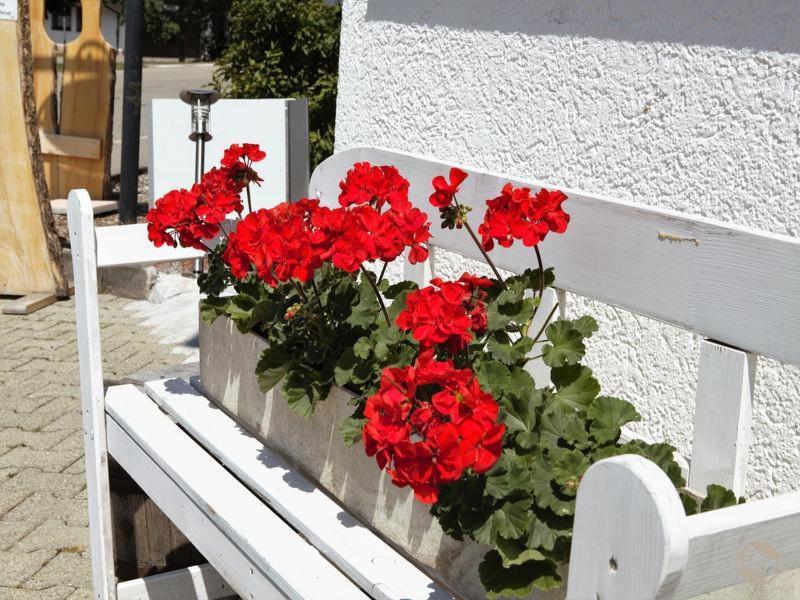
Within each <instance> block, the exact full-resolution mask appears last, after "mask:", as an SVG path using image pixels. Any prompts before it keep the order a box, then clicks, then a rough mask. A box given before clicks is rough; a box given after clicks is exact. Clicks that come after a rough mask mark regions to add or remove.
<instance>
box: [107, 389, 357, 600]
mask: <svg viewBox="0 0 800 600" xmlns="http://www.w3.org/2000/svg"><path fill="white" fill-rule="evenodd" d="M106 410H107V412H108V414H109V415H110V417H111V418H112V419H113V421H115V422H116V424H118V425H119V426H120V427H121V429H122V430H123V433H125V434H126V435H127V436H129V437H130V438H131V439H132V440H133V441H134V442H135V443H136V444H137V445H138V446H139V447H140V448H141V450H142V451H143V453H145V454H146V455H147V456H149V457H150V459H152V461H153V462H154V463H156V464H157V465H158V466H159V467H160V468H161V470H163V472H164V474H165V475H166V476H167V477H168V478H169V479H170V480H171V481H172V482H173V484H172V486H171V487H172V488H176V489H179V490H180V491H181V493H183V494H185V495H186V496H187V497H189V498H190V499H191V500H192V502H193V503H194V504H196V505H197V507H198V508H199V509H200V511H201V512H202V513H203V514H205V515H206V518H207V520H208V523H206V527H205V528H204V529H210V528H209V527H208V525H213V526H214V528H216V529H217V530H218V531H220V532H222V533H223V534H224V536H225V537H227V538H228V539H229V540H230V541H231V542H232V544H233V545H235V547H236V548H238V549H240V550H241V552H242V553H244V554H245V555H246V556H247V557H248V558H249V559H250V560H251V561H253V563H254V564H256V566H257V567H258V569H259V570H260V571H261V572H262V573H263V574H264V575H265V576H266V577H268V578H269V580H270V581H272V582H273V584H274V585H275V586H276V587H277V588H279V589H280V590H281V591H282V592H283V593H284V594H286V596H287V597H289V598H297V599H314V598H319V599H322V598H348V599H349V598H366V596H365V595H364V594H363V592H361V591H360V590H359V589H358V588H357V587H356V586H355V585H354V584H353V583H352V582H350V581H349V580H348V579H347V578H346V577H345V576H344V575H342V574H341V573H340V572H339V571H337V570H336V568H335V567H333V565H331V564H330V563H329V562H328V561H327V560H325V558H324V557H323V556H322V555H320V554H319V552H318V551H317V550H316V549H315V548H314V547H313V546H311V545H310V544H308V543H307V542H305V541H304V540H303V539H302V538H301V537H300V536H299V535H298V534H297V532H295V531H293V530H292V529H291V528H290V527H289V526H288V525H287V524H286V523H285V522H284V521H283V520H281V519H280V518H279V517H278V516H277V515H275V513H273V512H272V511H271V510H270V509H269V508H268V507H267V506H265V505H264V504H263V503H262V502H260V501H259V500H258V499H257V498H256V497H255V496H254V495H253V494H252V493H251V492H250V491H249V490H247V489H246V488H245V487H244V486H243V485H242V484H241V483H240V482H239V481H238V480H237V479H236V478H234V477H233V476H232V475H231V474H230V473H228V472H227V471H226V470H225V469H224V468H223V467H222V466H220V465H219V463H217V462H216V461H215V460H214V459H213V458H212V457H211V456H209V455H208V454H207V453H206V452H205V451H204V450H203V449H202V448H201V447H200V446H199V445H198V444H197V443H196V442H194V441H193V440H192V439H191V438H189V436H188V435H186V433H184V432H183V431H181V430H180V429H179V428H178V426H177V425H175V424H174V423H173V422H172V421H171V420H170V419H169V418H168V417H167V416H166V415H165V414H164V413H162V412H161V411H160V410H159V409H158V407H157V406H156V405H155V404H154V403H153V401H152V400H150V399H149V398H148V397H147V396H146V395H144V394H143V393H142V392H140V391H139V390H137V389H136V388H135V387H134V386H131V385H125V386H116V387H113V388H110V389H109V391H108V394H107V397H106ZM110 447H111V452H112V454H113V455H114V456H115V458H116V453H115V450H114V445H113V444H112V445H111V446H110ZM120 462H122V461H120ZM123 467H124V468H125V469H126V470H127V469H128V467H127V466H126V465H125V464H123ZM131 475H132V476H133V478H134V479H135V480H136V481H137V482H138V483H139V484H140V485H142V482H141V480H140V478H139V477H137V475H136V474H134V473H132V474H131ZM142 488H143V489H144V490H145V491H146V492H147V493H148V495H150V496H151V497H152V498H153V499H154V501H155V502H156V504H159V500H158V498H156V496H154V495H153V494H152V493H151V492H152V491H155V492H157V493H162V492H161V490H157V489H156V490H154V489H153V487H151V489H149V490H148V489H147V488H146V487H145V486H144V485H142ZM170 491H171V490H167V493H170ZM172 491H174V490H172ZM159 506H161V505H160V504H159ZM162 510H164V509H163V507H162ZM164 512H165V513H166V514H167V515H168V516H170V517H172V515H171V514H170V512H168V510H164ZM176 525H177V526H178V527H179V528H181V529H182V530H183V531H184V533H185V534H186V536H187V537H188V538H189V539H190V540H191V541H192V542H193V543H195V539H193V538H192V536H191V535H189V532H188V531H185V530H184V529H183V528H182V527H181V524H180V523H178V522H176ZM201 546H202V544H198V545H197V547H198V549H199V550H200V551H201V552H203V553H204V556H206V558H208V560H209V562H211V564H212V565H214V566H215V568H218V570H220V574H221V575H223V577H225V578H226V580H227V581H228V582H229V583H230V584H231V585H232V586H234V588H235V589H237V592H238V591H239V589H238V588H236V584H235V582H234V581H231V580H230V579H228V577H227V574H226V573H225V572H224V571H223V570H222V569H219V567H218V565H217V563H215V559H214V557H213V556H209V555H208V554H206V553H205V550H206V549H204V548H203V547H201ZM256 597H258V596H257V595H256Z"/></svg>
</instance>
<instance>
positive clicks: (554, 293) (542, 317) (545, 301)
mask: <svg viewBox="0 0 800 600" xmlns="http://www.w3.org/2000/svg"><path fill="white" fill-rule="evenodd" d="M566 301H567V300H566V294H565V293H564V292H563V290H557V289H554V288H548V289H546V290H545V291H544V296H543V298H542V301H541V303H540V304H539V310H537V311H536V316H535V317H534V319H533V322H532V323H531V327H530V329H529V330H528V331H529V333H530V335H531V337H533V336H535V335H536V334H537V333H539V332H540V331H541V329H542V327H543V326H544V324H545V322H546V319H547V316H548V315H549V314H550V313H551V312H552V311H553V309H555V310H556V312H555V313H554V314H553V320H555V319H558V318H559V317H560V318H566V314H567V313H566V311H567V304H566ZM556 305H558V307H557V308H556ZM551 322H552V321H551ZM545 340H546V337H545V336H544V334H542V335H541V336H540V338H539V341H538V342H537V343H536V347H535V348H534V349H533V351H532V353H533V355H537V354H541V349H542V344H543V343H544V341H545ZM525 370H526V371H528V372H529V373H530V374H531V377H533V380H534V381H535V382H536V385H538V386H545V385H550V367H548V366H547V365H546V364H544V361H542V359H541V358H537V359H535V360H532V361H529V362H528V363H527V364H526V365H525Z"/></svg>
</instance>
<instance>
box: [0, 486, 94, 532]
mask: <svg viewBox="0 0 800 600" xmlns="http://www.w3.org/2000/svg"><path fill="white" fill-rule="evenodd" d="M4 518H5V519H8V520H10V521H33V522H35V523H36V524H37V525H38V524H40V523H43V522H44V521H47V520H48V519H56V520H58V521H60V522H62V523H63V524H64V525H85V524H88V516H87V508H86V505H85V503H84V502H82V501H80V500H74V499H70V498H56V497H55V496H54V495H53V494H51V493H49V492H34V493H33V494H30V495H29V496H28V497H27V498H25V499H24V500H23V501H22V502H20V503H18V504H17V505H16V506H15V507H14V508H12V509H11V510H10V511H8V512H7V513H6V515H5V517H4Z"/></svg>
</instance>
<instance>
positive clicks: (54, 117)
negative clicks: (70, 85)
mask: <svg viewBox="0 0 800 600" xmlns="http://www.w3.org/2000/svg"><path fill="white" fill-rule="evenodd" d="M44 20H45V7H44V0H30V22H31V48H32V51H33V93H34V100H35V103H36V122H37V124H38V126H39V131H40V132H42V133H46V134H56V133H58V97H57V94H56V86H57V81H58V77H57V73H56V50H57V47H58V44H56V43H55V42H54V41H53V40H51V39H50V36H49V35H47V30H46V28H45V24H44ZM42 165H43V168H44V175H45V178H46V180H47V186H48V189H49V190H55V189H56V183H57V179H58V157H57V156H53V155H50V154H46V153H45V152H44V151H43V156H42Z"/></svg>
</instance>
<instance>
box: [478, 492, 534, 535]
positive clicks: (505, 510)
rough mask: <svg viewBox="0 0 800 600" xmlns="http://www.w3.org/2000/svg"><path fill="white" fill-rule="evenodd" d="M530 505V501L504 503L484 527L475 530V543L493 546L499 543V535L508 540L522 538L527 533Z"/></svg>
mask: <svg viewBox="0 0 800 600" xmlns="http://www.w3.org/2000/svg"><path fill="white" fill-rule="evenodd" d="M530 505H531V501H530V500H518V501H516V502H506V503H504V504H503V505H502V506H501V507H500V508H498V509H497V510H495V511H494V512H493V513H492V514H491V515H490V516H489V518H488V519H487V520H486V522H485V523H484V524H483V525H481V526H480V527H478V528H477V529H475V531H474V532H473V537H474V538H475V541H477V542H480V543H482V544H488V545H490V546H491V545H494V543H495V542H496V541H497V536H498V535H502V536H503V537H506V538H517V537H520V536H521V535H522V534H523V533H524V532H525V525H526V523H527V522H528V509H529V508H530Z"/></svg>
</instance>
